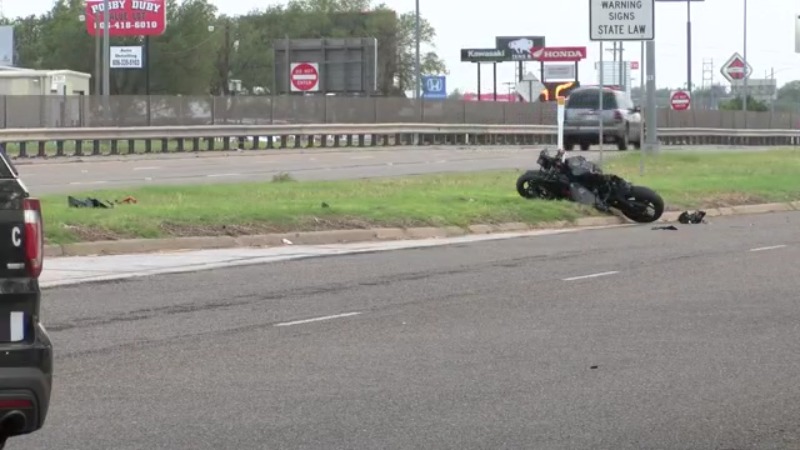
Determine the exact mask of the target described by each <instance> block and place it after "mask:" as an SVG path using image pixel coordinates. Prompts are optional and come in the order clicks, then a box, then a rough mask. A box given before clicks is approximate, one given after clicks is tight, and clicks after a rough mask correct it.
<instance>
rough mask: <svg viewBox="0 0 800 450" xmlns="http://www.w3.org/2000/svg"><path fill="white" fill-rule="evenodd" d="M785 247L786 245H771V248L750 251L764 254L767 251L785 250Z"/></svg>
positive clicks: (758, 248) (757, 248)
mask: <svg viewBox="0 0 800 450" xmlns="http://www.w3.org/2000/svg"><path fill="white" fill-rule="evenodd" d="M784 247H786V246H785V245H770V246H769V247H756V248H751V249H750V251H751V252H763V251H765V250H776V249H779V248H784Z"/></svg>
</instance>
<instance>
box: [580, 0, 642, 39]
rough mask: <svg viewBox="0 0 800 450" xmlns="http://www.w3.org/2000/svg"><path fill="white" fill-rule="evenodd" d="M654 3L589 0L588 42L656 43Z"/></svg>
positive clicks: (624, 0)
mask: <svg viewBox="0 0 800 450" xmlns="http://www.w3.org/2000/svg"><path fill="white" fill-rule="evenodd" d="M655 17H656V8H655V0H589V39H591V40H593V41H651V40H653V39H655Z"/></svg>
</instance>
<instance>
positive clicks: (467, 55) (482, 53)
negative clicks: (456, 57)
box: [461, 48, 508, 62]
mask: <svg viewBox="0 0 800 450" xmlns="http://www.w3.org/2000/svg"><path fill="white" fill-rule="evenodd" d="M461 61H464V62H501V61H508V52H507V51H506V50H505V49H499V48H462V49H461Z"/></svg>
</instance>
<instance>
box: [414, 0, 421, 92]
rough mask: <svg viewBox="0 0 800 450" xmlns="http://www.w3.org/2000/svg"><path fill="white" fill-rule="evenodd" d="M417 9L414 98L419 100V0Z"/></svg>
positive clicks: (417, 0)
mask: <svg viewBox="0 0 800 450" xmlns="http://www.w3.org/2000/svg"><path fill="white" fill-rule="evenodd" d="M416 2H417V8H416V16H415V17H416V23H415V27H414V28H415V30H414V34H415V38H414V41H415V43H416V56H415V61H414V86H415V88H414V98H415V99H419V97H420V88H421V85H420V60H419V59H420V55H419V45H420V42H419V41H420V38H421V37H420V24H419V0H416Z"/></svg>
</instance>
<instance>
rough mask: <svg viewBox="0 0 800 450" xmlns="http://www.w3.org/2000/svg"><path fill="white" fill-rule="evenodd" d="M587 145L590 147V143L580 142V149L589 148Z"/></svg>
mask: <svg viewBox="0 0 800 450" xmlns="http://www.w3.org/2000/svg"><path fill="white" fill-rule="evenodd" d="M589 147H591V145H590V144H589V143H588V142H581V151H584V152H585V151H587V150H589Z"/></svg>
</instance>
